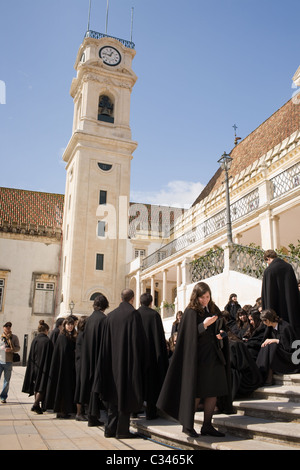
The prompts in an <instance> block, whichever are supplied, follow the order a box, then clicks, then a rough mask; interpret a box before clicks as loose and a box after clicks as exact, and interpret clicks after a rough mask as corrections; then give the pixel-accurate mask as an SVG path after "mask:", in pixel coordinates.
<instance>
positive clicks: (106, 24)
mask: <svg viewBox="0 0 300 470" xmlns="http://www.w3.org/2000/svg"><path fill="white" fill-rule="evenodd" d="M108 7H109V0H107V3H106V20H105V34H107V26H108Z"/></svg>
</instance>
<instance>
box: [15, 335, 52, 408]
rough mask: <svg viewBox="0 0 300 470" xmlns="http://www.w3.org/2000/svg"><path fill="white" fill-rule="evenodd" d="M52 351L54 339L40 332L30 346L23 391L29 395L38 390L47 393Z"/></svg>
mask: <svg viewBox="0 0 300 470" xmlns="http://www.w3.org/2000/svg"><path fill="white" fill-rule="evenodd" d="M52 353H53V343H52V341H51V340H50V339H49V338H48V336H47V335H45V334H44V333H39V334H38V335H37V336H36V337H35V338H34V339H33V341H32V343H31V346H30V351H29V355H28V360H27V367H26V372H25V376H24V381H23V387H22V392H24V393H28V394H29V396H31V395H34V394H35V393H37V392H40V393H42V394H45V392H46V389H47V383H48V377H49V370H50V365H51V359H52ZM42 406H43V404H42Z"/></svg>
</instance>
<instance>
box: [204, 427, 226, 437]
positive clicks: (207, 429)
mask: <svg viewBox="0 0 300 470" xmlns="http://www.w3.org/2000/svg"><path fill="white" fill-rule="evenodd" d="M201 434H202V436H214V437H224V436H225V434H224V433H223V432H220V431H217V430H216V429H215V428H214V427H213V426H212V425H210V426H202V428H201Z"/></svg>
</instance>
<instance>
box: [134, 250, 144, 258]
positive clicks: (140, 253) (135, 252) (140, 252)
mask: <svg viewBox="0 0 300 470" xmlns="http://www.w3.org/2000/svg"><path fill="white" fill-rule="evenodd" d="M139 256H141V257H142V258H145V256H146V250H143V249H140V250H139V249H137V248H136V249H135V250H134V257H135V258H138V257H139Z"/></svg>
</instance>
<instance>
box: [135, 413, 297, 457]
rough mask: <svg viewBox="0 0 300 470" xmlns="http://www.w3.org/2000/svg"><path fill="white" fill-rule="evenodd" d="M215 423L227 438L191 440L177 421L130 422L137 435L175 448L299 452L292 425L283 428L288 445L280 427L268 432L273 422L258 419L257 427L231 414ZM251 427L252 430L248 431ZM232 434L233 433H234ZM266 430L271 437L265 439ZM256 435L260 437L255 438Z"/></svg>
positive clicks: (143, 420)
mask: <svg viewBox="0 0 300 470" xmlns="http://www.w3.org/2000/svg"><path fill="white" fill-rule="evenodd" d="M196 415H198V413H196ZM213 421H214V425H215V427H216V428H218V429H219V430H220V431H222V430H224V431H225V433H226V435H225V437H222V438H216V437H211V436H199V437H198V438H190V437H188V436H187V435H186V434H184V433H183V432H182V426H181V425H179V424H178V423H177V422H174V421H172V420H167V419H163V418H158V419H155V420H153V421H148V420H146V419H144V418H141V417H139V418H135V419H132V420H131V426H132V430H133V431H135V432H138V433H139V434H141V435H143V436H145V437H146V438H148V439H152V440H153V441H157V442H160V443H163V444H165V445H167V446H169V447H171V448H172V449H182V450H190V449H193V450H236V451H237V450H269V451H270V450H300V444H299V446H298V447H297V445H298V442H295V441H294V432H292V428H291V426H290V427H289V428H288V429H284V433H285V434H289V435H290V437H291V442H287V441H286V440H283V439H281V438H278V425H274V428H275V429H274V431H273V432H272V433H271V432H270V429H269V431H268V428H269V427H270V426H269V425H270V423H272V422H270V421H267V420H264V422H262V421H261V420H258V423H256V424H255V423H254V422H253V418H250V417H246V416H238V415H230V417H229V416H228V415H218V416H217V417H216V418H214V420H213ZM200 422H201V420H200V417H199V416H198V417H196V420H195V429H196V430H197V431H198V432H199V424H200ZM258 425H260V429H256V431H255V432H254V430H253V429H252V427H253V428H254V427H255V426H256V427H258ZM299 426H300V425H299ZM248 427H249V429H248V431H247V428H248ZM276 428H277V433H276ZM237 430H238V431H237ZM232 431H234V433H233V432H232ZM242 431H243V432H242ZM267 431H268V437H266V434H267ZM299 431H300V430H299ZM259 432H260V435H259ZM239 433H240V435H239ZM247 436H249V437H247ZM257 436H259V437H260V438H259V439H258V438H256V437H257Z"/></svg>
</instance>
